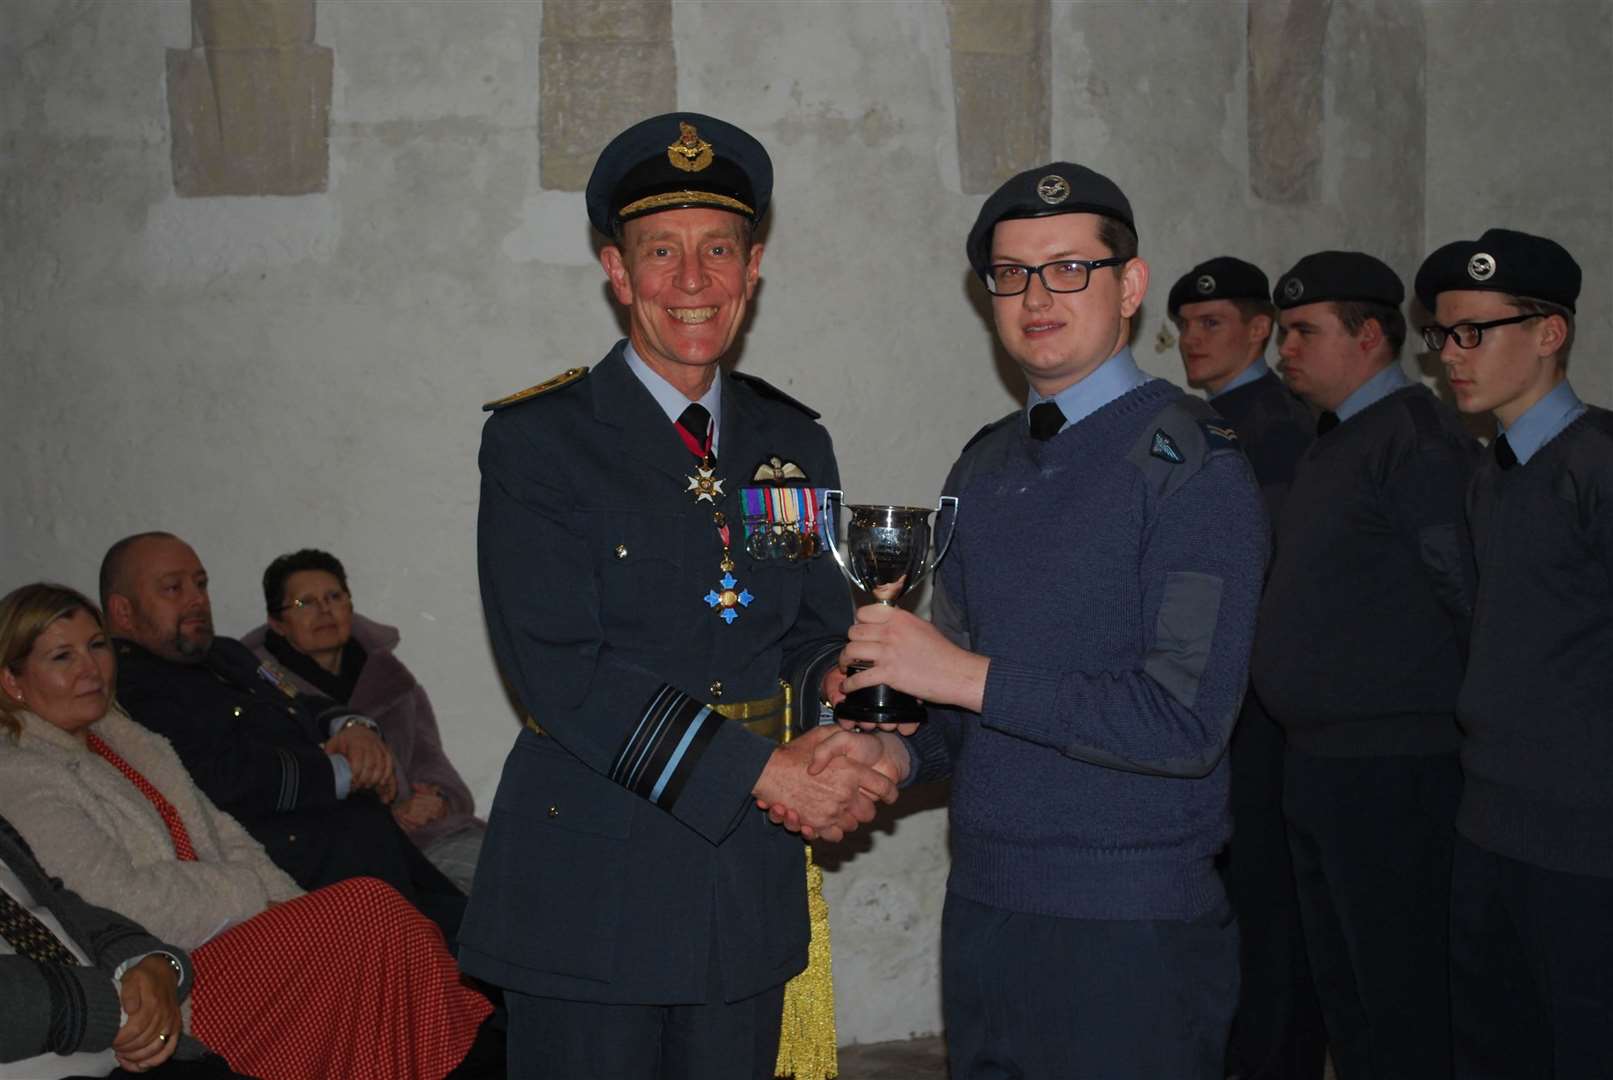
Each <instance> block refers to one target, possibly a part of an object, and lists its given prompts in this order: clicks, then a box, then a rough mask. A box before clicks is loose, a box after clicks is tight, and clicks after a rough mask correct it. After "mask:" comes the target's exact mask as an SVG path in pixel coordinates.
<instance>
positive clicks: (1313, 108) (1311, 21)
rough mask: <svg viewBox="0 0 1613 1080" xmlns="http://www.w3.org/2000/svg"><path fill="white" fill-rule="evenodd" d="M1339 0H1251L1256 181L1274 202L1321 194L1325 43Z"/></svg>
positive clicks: (1252, 172)
mask: <svg viewBox="0 0 1613 1080" xmlns="http://www.w3.org/2000/svg"><path fill="white" fill-rule="evenodd" d="M1332 12H1333V4H1332V0H1260V2H1259V3H1251V4H1250V5H1249V21H1248V26H1249V38H1248V42H1249V43H1248V60H1249V80H1248V88H1249V186H1250V188H1251V189H1252V190H1253V192H1254V194H1255V195H1256V196H1258V197H1259V198H1262V199H1265V200H1266V201H1267V202H1273V203H1282V204H1305V203H1310V202H1314V201H1315V200H1316V199H1317V197H1318V196H1319V195H1320V193H1321V192H1320V173H1321V167H1322V149H1323V138H1322V134H1323V133H1322V125H1323V122H1324V121H1325V119H1326V118H1325V117H1324V115H1323V112H1324V109H1323V77H1324V72H1325V70H1326V59H1325V55H1326V52H1325V49H1324V44H1325V42H1326V39H1327V24H1328V19H1329V18H1330V17H1331V16H1332Z"/></svg>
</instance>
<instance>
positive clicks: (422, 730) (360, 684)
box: [241, 548, 487, 892]
mask: <svg viewBox="0 0 1613 1080" xmlns="http://www.w3.org/2000/svg"><path fill="white" fill-rule="evenodd" d="M263 600H264V604H265V606H266V607H267V608H268V611H269V621H268V623H267V625H264V626H260V627H258V628H257V629H255V630H253V631H252V632H251V633H249V634H247V635H246V636H245V637H243V638H242V639H241V640H242V642H243V643H244V644H245V645H246V646H247V647H248V648H249V649H251V650H253V651H254V652H256V653H257V654H258V655H259V656H260V657H262V658H263V659H264V660H266V661H268V662H270V663H271V664H273V665H275V666H276V667H279V668H281V669H282V670H284V671H285V672H286V674H288V675H289V676H290V677H291V681H292V682H293V683H295V684H296V685H297V688H298V689H299V690H302V691H303V692H305V693H311V694H319V695H321V696H323V697H327V698H330V699H331V700H333V701H339V702H342V703H343V704H346V705H350V706H352V708H353V709H354V710H355V711H357V712H361V713H363V714H364V715H365V716H368V717H370V718H371V719H373V720H374V721H375V722H376V723H377V724H379V725H380V727H381V736H382V738H383V739H385V740H386V745H387V748H388V749H389V750H391V751H392V756H393V758H394V760H395V762H396V774H397V781H398V794H397V801H395V802H394V803H393V804H392V816H393V817H395V818H396V819H397V821H398V824H399V825H401V826H402V827H403V829H404V831H405V832H407V833H408V834H409V836H410V838H411V839H413V840H414V842H415V844H416V845H417V846H418V847H419V848H420V850H421V851H423V852H425V855H426V858H428V859H430V860H431V861H432V863H433V864H434V865H436V867H437V868H438V869H439V870H441V871H442V872H443V873H444V874H446V875H448V877H450V878H452V879H453V881H454V883H455V884H456V885H458V886H459V887H460V888H461V889H464V890H465V891H466V892H469V891H470V887H471V879H472V878H473V877H474V876H475V874H476V859H477V856H478V855H480V854H481V850H482V834H483V831H484V830H485V829H486V828H487V823H486V822H484V821H482V820H481V819H480V818H478V817H476V816H475V804H474V800H473V799H472V798H471V793H470V788H468V787H466V786H465V781H464V780H463V779H462V778H461V777H460V775H459V772H458V771H457V770H456V769H455V768H454V766H453V764H452V763H451V762H449V760H448V756H447V755H446V754H444V753H443V749H442V737H441V735H440V734H439V733H438V731H437V718H436V715H435V714H434V713H433V712H432V709H431V699H430V698H428V697H427V696H426V691H425V689H424V688H423V687H422V686H421V685H420V684H419V683H418V682H416V681H415V678H414V676H413V675H412V674H410V672H409V669H408V668H406V667H404V666H403V662H402V661H401V660H399V659H398V658H397V656H396V655H395V654H394V652H393V650H394V649H396V648H397V645H398V632H397V630H396V629H394V628H393V627H390V626H384V625H382V624H381V623H378V622H375V621H373V620H371V619H367V618H365V617H364V616H362V615H360V614H358V613H357V612H355V611H354V610H353V595H352V593H351V592H350V591H349V590H348V587H347V571H346V570H344V569H343V568H342V564H341V562H339V561H338V560H337V559H336V557H335V556H334V555H330V554H327V553H326V552H323V551H316V550H314V549H312V548H308V549H304V550H302V551H297V552H293V553H292V554H290V555H282V556H280V557H279V558H278V559H276V560H274V562H272V563H270V564H269V568H268V569H267V570H265V571H264V572H263Z"/></svg>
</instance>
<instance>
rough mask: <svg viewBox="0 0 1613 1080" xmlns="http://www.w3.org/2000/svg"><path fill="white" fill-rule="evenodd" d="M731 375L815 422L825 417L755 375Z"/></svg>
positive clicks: (762, 394)
mask: <svg viewBox="0 0 1613 1080" xmlns="http://www.w3.org/2000/svg"><path fill="white" fill-rule="evenodd" d="M729 374H730V375H731V376H733V378H734V380H735V381H736V382H742V383H744V384H745V385H746V386H748V387H750V388H751V389H752V390H755V391H756V392H757V393H758V394H760V395H761V396H762V397H764V398H770V399H772V400H773V401H782V402H783V403H784V404H786V405H789V406H792V407H793V408H796V409H799V410H801V411H802V412H804V413H806V414H807V415H808V416H810V417H811V418H812V419H814V420H816V419H817V418H818V417H819V416H822V415H823V414H822V413H820V412H818V411H817V410H816V409H813V408H809V407H808V406H806V405H803V404H801V403H800V402H799V401H797V400H795V399H794V398H792V397H791V396H790V395H788V394H786V393H785V392H784V391H782V390H780V389H779V388H778V387H776V386H774V385H773V384H772V383H770V382H768V381H767V380H766V379H758V378H757V377H756V376H754V375H746V374H745V373H743V372H740V371H731V372H729Z"/></svg>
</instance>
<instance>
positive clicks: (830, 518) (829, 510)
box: [823, 488, 873, 593]
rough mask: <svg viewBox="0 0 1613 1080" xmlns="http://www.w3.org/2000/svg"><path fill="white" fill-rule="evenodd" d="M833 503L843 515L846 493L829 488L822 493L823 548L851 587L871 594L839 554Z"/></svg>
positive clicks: (837, 523) (838, 524) (836, 521)
mask: <svg viewBox="0 0 1613 1080" xmlns="http://www.w3.org/2000/svg"><path fill="white" fill-rule="evenodd" d="M835 503H838V504H839V506H840V510H841V512H842V513H843V512H844V511H845V507H846V493H845V492H844V491H841V490H840V489H839V488H829V489H827V490H826V491H824V493H823V532H824V537H823V539H824V541H825V544H824V546H825V547H827V548H828V549H829V554H831V555H833V556H834V560H835V562H836V563H837V564H839V566H840V572H841V573H842V574H844V575H845V576H846V580H847V581H849V582H851V583H852V584H853V585H855V586H857V588H859V589H861V590H862V591H863V592H865V593H872V592H873V590H872V589H870V588H869V587H868V586H867V585H864V584H863V581H862V578H860V577H858V576H857V571H855V570H853V569H852V568H851V565H850V564H849V563H848V562H846V558H845V556H844V555H841V554H840V520H839V515H838V514H836V512H835V510H834V506H833V504H835Z"/></svg>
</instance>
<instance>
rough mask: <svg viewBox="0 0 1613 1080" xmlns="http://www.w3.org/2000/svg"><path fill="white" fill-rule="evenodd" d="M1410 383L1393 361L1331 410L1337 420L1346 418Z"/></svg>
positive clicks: (1398, 365)
mask: <svg viewBox="0 0 1613 1080" xmlns="http://www.w3.org/2000/svg"><path fill="white" fill-rule="evenodd" d="M1410 385H1411V380H1410V379H1408V378H1406V373H1405V372H1404V371H1401V370H1400V364H1399V363H1398V362H1397V363H1393V364H1390V365H1389V366H1388V367H1386V368H1384V369H1383V370H1382V371H1380V372H1378V373H1377V374H1376V375H1374V376H1372V378H1370V379H1368V380H1367V381H1366V382H1364V383H1362V384H1361V385H1360V386H1358V387H1356V388H1355V392H1354V393H1352V394H1351V395H1350V396H1349V397H1347V398H1345V399H1344V400H1343V401H1342V402H1340V403H1339V407H1338V408H1336V409H1334V410H1333V412H1334V414H1335V415H1337V416H1338V418H1339V420H1341V421H1344V420H1348V419H1349V418H1350V417H1352V416H1354V415H1355V414H1356V413H1358V412H1360V411H1361V410H1362V409H1365V408H1366V407H1367V406H1368V405H1376V404H1377V403H1378V402H1380V401H1382V400H1383V399H1384V398H1386V397H1388V396H1389V395H1390V394H1392V393H1394V392H1395V391H1396V390H1404V389H1405V388H1406V387H1408V386H1410Z"/></svg>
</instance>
